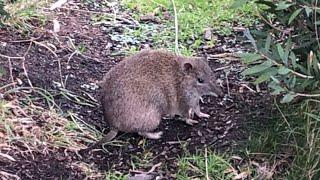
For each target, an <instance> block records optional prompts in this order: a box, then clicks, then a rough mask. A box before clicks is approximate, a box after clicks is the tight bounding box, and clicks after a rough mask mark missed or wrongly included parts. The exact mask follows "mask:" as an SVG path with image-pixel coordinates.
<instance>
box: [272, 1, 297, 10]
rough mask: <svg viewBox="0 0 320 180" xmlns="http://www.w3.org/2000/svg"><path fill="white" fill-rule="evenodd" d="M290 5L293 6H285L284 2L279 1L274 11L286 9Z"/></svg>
mask: <svg viewBox="0 0 320 180" xmlns="http://www.w3.org/2000/svg"><path fill="white" fill-rule="evenodd" d="M291 5H293V4H286V2H285V1H281V2H280V3H279V4H277V8H276V10H277V11H279V10H284V9H288V8H289V7H290V6H291Z"/></svg>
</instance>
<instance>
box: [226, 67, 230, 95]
mask: <svg viewBox="0 0 320 180" xmlns="http://www.w3.org/2000/svg"><path fill="white" fill-rule="evenodd" d="M228 75H229V72H226V81H227V89H228V95H229V96H230V87H229V80H228Z"/></svg>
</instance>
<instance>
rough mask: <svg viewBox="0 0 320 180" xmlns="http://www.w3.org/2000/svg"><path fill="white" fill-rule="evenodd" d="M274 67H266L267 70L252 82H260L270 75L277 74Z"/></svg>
mask: <svg viewBox="0 0 320 180" xmlns="http://www.w3.org/2000/svg"><path fill="white" fill-rule="evenodd" d="M275 69H276V68H273V69H271V68H270V70H269V69H268V71H267V72H265V73H263V74H261V75H260V76H259V77H258V78H257V79H256V80H255V81H254V82H253V83H254V84H260V83H262V82H265V81H268V80H270V78H271V76H274V75H276V74H277V71H276V70H275Z"/></svg>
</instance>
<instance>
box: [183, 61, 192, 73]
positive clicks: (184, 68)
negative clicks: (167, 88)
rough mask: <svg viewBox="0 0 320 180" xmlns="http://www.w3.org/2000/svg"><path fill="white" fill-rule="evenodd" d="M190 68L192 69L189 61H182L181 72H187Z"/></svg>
mask: <svg viewBox="0 0 320 180" xmlns="http://www.w3.org/2000/svg"><path fill="white" fill-rule="evenodd" d="M192 69H193V66H192V64H191V63H189V62H185V63H183V72H185V73H187V74H189V73H190V72H191V70H192Z"/></svg>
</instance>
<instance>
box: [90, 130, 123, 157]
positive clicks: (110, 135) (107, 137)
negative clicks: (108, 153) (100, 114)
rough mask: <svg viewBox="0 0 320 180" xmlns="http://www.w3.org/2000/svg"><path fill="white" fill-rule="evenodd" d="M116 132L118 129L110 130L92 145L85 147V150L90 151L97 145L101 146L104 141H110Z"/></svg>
mask: <svg viewBox="0 0 320 180" xmlns="http://www.w3.org/2000/svg"><path fill="white" fill-rule="evenodd" d="M117 134H118V130H110V132H108V133H107V134H106V135H105V136H104V137H103V138H102V139H100V140H99V141H98V142H96V143H94V144H93V145H91V146H89V147H88V148H87V149H85V150H86V151H87V152H88V151H91V150H92V149H93V148H95V147H97V146H101V145H102V144H104V143H107V142H109V141H111V140H112V139H113V138H115V137H116V136H117Z"/></svg>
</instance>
